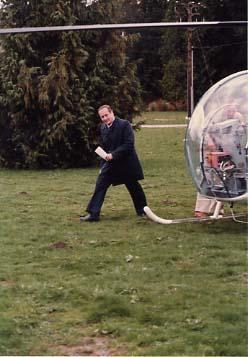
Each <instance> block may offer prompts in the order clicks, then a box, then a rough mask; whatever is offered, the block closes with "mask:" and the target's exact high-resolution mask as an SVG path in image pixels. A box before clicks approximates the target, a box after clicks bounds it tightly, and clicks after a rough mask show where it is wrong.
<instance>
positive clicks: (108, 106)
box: [98, 104, 113, 113]
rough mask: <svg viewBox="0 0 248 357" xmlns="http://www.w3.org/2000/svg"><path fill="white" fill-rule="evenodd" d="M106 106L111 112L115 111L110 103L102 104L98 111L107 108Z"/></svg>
mask: <svg viewBox="0 0 248 357" xmlns="http://www.w3.org/2000/svg"><path fill="white" fill-rule="evenodd" d="M105 108H106V109H108V111H109V112H112V111H113V109H112V108H111V106H110V105H108V104H104V105H101V106H100V107H99V108H98V113H99V112H100V110H102V109H105Z"/></svg>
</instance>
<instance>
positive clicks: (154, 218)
mask: <svg viewBox="0 0 248 357" xmlns="http://www.w3.org/2000/svg"><path fill="white" fill-rule="evenodd" d="M144 211H145V213H146V215H147V217H149V218H150V219H151V220H152V221H154V222H156V223H161V224H172V223H174V222H173V220H172V219H164V218H161V217H159V216H157V215H156V214H155V213H153V212H152V210H151V209H150V208H149V207H148V206H145V207H144Z"/></svg>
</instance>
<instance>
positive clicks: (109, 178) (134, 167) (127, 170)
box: [80, 105, 147, 222]
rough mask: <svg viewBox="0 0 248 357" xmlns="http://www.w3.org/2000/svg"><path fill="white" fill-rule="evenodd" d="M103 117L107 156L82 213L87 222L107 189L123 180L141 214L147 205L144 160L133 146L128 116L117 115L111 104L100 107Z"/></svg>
mask: <svg viewBox="0 0 248 357" xmlns="http://www.w3.org/2000/svg"><path fill="white" fill-rule="evenodd" d="M98 114H99V116H100V118H101V121H102V124H101V141H102V142H101V147H102V148H103V149H104V150H105V151H106V153H107V154H106V156H105V157H104V159H102V160H101V170H100V173H99V175H98V178H97V181H96V186H95V191H94V193H93V196H92V198H91V200H90V202H89V204H88V206H87V212H88V215H86V216H81V217H80V220H81V221H83V222H84V221H85V222H96V221H99V219H100V211H101V207H102V205H103V202H104V198H105V195H106V192H107V190H108V188H109V186H110V185H113V186H115V185H120V184H124V185H125V186H126V188H127V190H128V191H129V193H130V196H131V198H132V200H133V204H134V208H135V211H136V213H137V215H138V216H144V215H145V213H144V210H143V208H144V207H145V206H146V205H147V203H146V197H145V194H144V191H143V189H142V187H141V185H140V183H139V182H138V180H142V179H143V178H144V175H143V171H142V167H141V164H140V162H139V159H138V156H137V153H136V151H135V147H134V133H133V129H132V126H131V124H130V123H129V121H128V120H124V119H119V118H117V117H115V115H114V112H113V110H112V108H111V107H110V106H109V105H102V106H101V107H100V108H99V109H98Z"/></svg>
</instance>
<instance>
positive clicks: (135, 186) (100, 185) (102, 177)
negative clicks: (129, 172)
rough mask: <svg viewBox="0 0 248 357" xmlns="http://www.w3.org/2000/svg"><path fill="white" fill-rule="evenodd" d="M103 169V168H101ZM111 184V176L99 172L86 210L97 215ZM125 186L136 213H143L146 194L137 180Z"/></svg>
mask: <svg viewBox="0 0 248 357" xmlns="http://www.w3.org/2000/svg"><path fill="white" fill-rule="evenodd" d="M103 171H104V170H103ZM110 185H111V177H110V175H109V174H108V173H105V172H101V173H100V174H99V176H98V178H97V181H96V187H95V191H94V193H93V195H92V198H91V200H90V202H89V204H88V207H87V212H89V213H90V214H92V215H95V216H99V215H100V211H101V208H102V205H103V202H104V198H105V195H106V192H107V190H108V188H109V186H110ZM125 186H126V188H127V190H128V192H129V194H130V196H131V198H132V201H133V205H134V208H135V211H136V213H137V214H141V213H143V208H144V207H145V206H146V205H147V203H146V196H145V194H144V191H143V189H142V187H141V185H140V183H139V182H138V181H133V182H128V183H125Z"/></svg>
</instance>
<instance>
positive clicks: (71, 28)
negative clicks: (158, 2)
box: [0, 21, 248, 35]
mask: <svg viewBox="0 0 248 357" xmlns="http://www.w3.org/2000/svg"><path fill="white" fill-rule="evenodd" d="M247 24H248V22H247V21H213V22H207V21H205V22H196V21H195V22H150V23H133V24H98V25H74V26H47V27H19V28H18V27H16V28H2V29H0V35H7V34H22V33H32V32H52V31H87V30H118V29H119V30H129V29H130V30H131V29H133V30H135V29H143V30H144V29H149V28H194V27H236V26H247Z"/></svg>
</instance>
